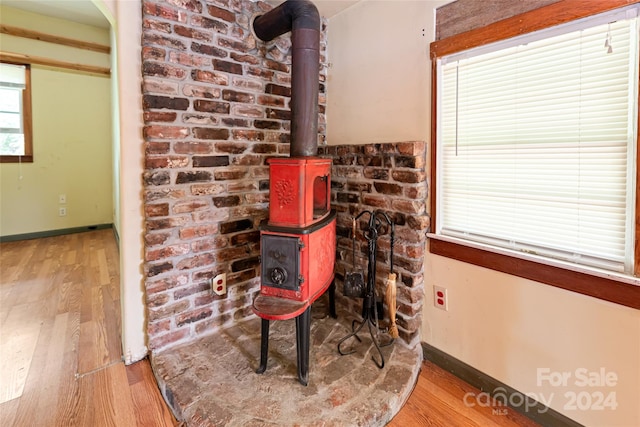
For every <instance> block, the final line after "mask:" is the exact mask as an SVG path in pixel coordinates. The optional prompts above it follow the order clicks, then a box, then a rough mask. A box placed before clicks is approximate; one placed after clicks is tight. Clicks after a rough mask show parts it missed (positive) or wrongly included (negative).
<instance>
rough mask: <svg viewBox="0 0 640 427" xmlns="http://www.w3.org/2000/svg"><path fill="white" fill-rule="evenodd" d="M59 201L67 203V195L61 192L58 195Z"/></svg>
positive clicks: (62, 203)
mask: <svg viewBox="0 0 640 427" xmlns="http://www.w3.org/2000/svg"><path fill="white" fill-rule="evenodd" d="M58 203H60V204H61V205H64V204H65V203H67V195H66V194H60V195H59V196H58Z"/></svg>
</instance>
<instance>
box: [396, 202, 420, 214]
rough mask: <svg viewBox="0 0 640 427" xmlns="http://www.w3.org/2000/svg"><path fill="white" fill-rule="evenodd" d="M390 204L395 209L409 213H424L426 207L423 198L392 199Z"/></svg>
mask: <svg viewBox="0 0 640 427" xmlns="http://www.w3.org/2000/svg"><path fill="white" fill-rule="evenodd" d="M391 206H392V207H393V209H395V210H397V211H400V212H406V213H411V214H421V213H424V212H425V208H426V207H425V203H424V201H423V200H393V201H392V202H391Z"/></svg>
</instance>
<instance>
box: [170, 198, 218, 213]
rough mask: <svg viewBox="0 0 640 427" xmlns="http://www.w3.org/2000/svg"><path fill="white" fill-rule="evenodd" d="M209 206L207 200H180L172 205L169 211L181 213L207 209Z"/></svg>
mask: <svg viewBox="0 0 640 427" xmlns="http://www.w3.org/2000/svg"><path fill="white" fill-rule="evenodd" d="M210 207H211V205H210V204H209V203H208V202H206V201H205V200H201V199H192V200H181V201H179V202H177V203H175V204H174V205H173V208H172V209H171V211H172V212H173V213H174V214H182V213H190V212H195V211H199V210H203V209H209V208H210Z"/></svg>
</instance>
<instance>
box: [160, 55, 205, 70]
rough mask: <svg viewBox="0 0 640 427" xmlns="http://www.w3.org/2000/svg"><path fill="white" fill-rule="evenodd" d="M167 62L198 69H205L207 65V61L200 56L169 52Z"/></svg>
mask: <svg viewBox="0 0 640 427" xmlns="http://www.w3.org/2000/svg"><path fill="white" fill-rule="evenodd" d="M169 62H172V63H175V64H180V65H185V66H187V67H196V68H198V67H206V66H207V64H208V63H209V59H208V58H205V57H202V56H196V55H190V54H188V53H184V52H175V51H171V52H169Z"/></svg>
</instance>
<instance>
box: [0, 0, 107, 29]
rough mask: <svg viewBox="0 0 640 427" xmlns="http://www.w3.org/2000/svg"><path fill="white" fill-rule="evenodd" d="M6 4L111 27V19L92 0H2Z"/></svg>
mask: <svg viewBox="0 0 640 427" xmlns="http://www.w3.org/2000/svg"><path fill="white" fill-rule="evenodd" d="M0 3H2V5H4V6H9V7H13V8H16V9H22V10H26V11H29V12H34V13H39V14H40V15H46V16H52V17H54V18H61V19H66V20H67V21H72V22H79V23H81V24H87V25H93V26H94V27H101V28H109V25H110V24H109V21H107V18H105V17H104V15H103V14H102V12H100V10H99V9H98V8H97V7H96V6H95V5H94V4H93V2H92V1H91V0H0Z"/></svg>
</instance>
